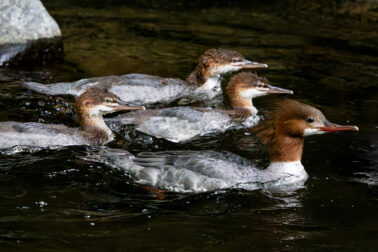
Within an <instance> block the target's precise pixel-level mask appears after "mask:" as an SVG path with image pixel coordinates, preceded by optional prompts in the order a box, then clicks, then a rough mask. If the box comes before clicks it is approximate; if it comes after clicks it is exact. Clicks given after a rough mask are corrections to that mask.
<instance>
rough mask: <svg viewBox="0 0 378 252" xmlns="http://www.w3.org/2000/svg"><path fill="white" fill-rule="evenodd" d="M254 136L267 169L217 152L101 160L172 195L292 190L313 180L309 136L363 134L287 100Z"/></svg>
mask: <svg viewBox="0 0 378 252" xmlns="http://www.w3.org/2000/svg"><path fill="white" fill-rule="evenodd" d="M254 131H255V132H256V133H257V137H258V138H260V139H261V141H262V142H263V143H264V144H265V145H266V146H267V148H268V150H269V154H270V164H269V166H268V167H267V168H266V169H258V168H257V167H256V166H255V165H254V164H253V163H252V162H251V161H249V160H247V159H245V158H242V157H239V156H237V155H235V154H232V153H230V152H222V153H220V152H215V151H166V152H157V153H148V152H147V153H139V154H138V155H137V157H133V156H131V155H130V154H129V153H127V152H125V151H122V150H109V149H103V150H101V151H100V152H99V153H98V155H97V156H96V155H95V159H96V160H99V161H101V162H106V163H107V164H110V165H112V166H114V167H117V168H123V169H125V170H126V171H127V172H131V173H133V174H134V175H135V178H136V179H137V182H139V183H142V184H145V185H149V186H154V187H158V188H162V189H166V190H170V191H177V192H203V191H208V190H218V189H225V188H243V189H247V190H255V189H263V188H274V189H276V190H277V189H278V190H285V189H288V190H292V189H297V188H300V187H302V186H303V185H304V183H305V181H306V180H307V178H308V175H307V173H306V171H305V169H304V167H303V165H302V163H301V159H302V151H303V144H304V138H305V137H306V136H310V135H315V134H323V133H326V132H336V131H358V127H356V126H343V125H337V124H333V123H331V122H329V121H328V120H327V119H326V118H325V116H324V115H323V113H322V112H321V111H320V110H318V109H316V108H314V107H312V106H310V105H306V104H303V103H300V102H297V101H293V100H284V101H281V102H279V103H278V104H277V106H276V107H275V109H274V110H273V111H271V113H270V115H269V116H268V118H267V119H265V120H264V121H262V123H261V124H260V125H258V126H257V127H256V128H255V130H254Z"/></svg>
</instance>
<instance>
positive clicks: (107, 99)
mask: <svg viewBox="0 0 378 252" xmlns="http://www.w3.org/2000/svg"><path fill="white" fill-rule="evenodd" d="M105 102H113V99H112V98H109V97H106V98H105Z"/></svg>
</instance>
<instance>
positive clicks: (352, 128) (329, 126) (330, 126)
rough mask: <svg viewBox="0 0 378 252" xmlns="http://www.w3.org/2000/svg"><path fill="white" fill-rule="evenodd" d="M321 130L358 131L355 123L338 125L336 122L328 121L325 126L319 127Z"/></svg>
mask: <svg viewBox="0 0 378 252" xmlns="http://www.w3.org/2000/svg"><path fill="white" fill-rule="evenodd" d="M319 129H320V130H321V131H325V132H335V131H348V130H350V131H358V127H357V126H353V125H337V124H334V123H330V122H326V123H325V125H324V126H323V127H320V128H319Z"/></svg>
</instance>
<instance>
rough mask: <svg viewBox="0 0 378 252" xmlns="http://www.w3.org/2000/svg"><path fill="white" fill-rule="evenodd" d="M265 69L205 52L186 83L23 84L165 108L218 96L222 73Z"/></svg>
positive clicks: (132, 78) (139, 77)
mask: <svg viewBox="0 0 378 252" xmlns="http://www.w3.org/2000/svg"><path fill="white" fill-rule="evenodd" d="M266 67H268V65H266V64H261V63H257V62H251V61H249V60H246V59H245V58H244V56H243V55H242V54H240V53H238V52H235V51H232V50H227V49H221V48H220V49H209V50H207V51H205V52H204V53H203V54H202V55H201V56H200V58H199V59H198V64H197V67H196V68H195V70H194V71H193V72H192V73H191V74H190V75H189V76H188V78H187V81H183V80H180V79H172V78H162V77H159V76H151V75H146V74H126V75H120V76H115V75H114V76H104V77H96V78H89V79H82V80H79V81H76V82H61V83H55V84H48V85H45V84H41V83H36V82H26V83H23V85H24V86H25V87H26V88H29V89H31V90H34V91H37V92H40V93H45V94H49V95H63V94H69V95H74V96H79V95H80V94H82V93H84V92H85V91H86V90H87V89H88V88H90V87H92V86H100V87H104V88H107V89H108V90H109V91H110V92H112V93H114V94H117V95H118V96H119V97H120V98H121V99H122V100H124V101H126V102H132V103H133V104H138V105H144V106H147V105H151V104H156V103H158V104H169V103H172V102H173V101H176V100H178V99H181V98H188V97H190V98H189V99H188V102H191V101H196V100H206V99H212V98H214V97H215V96H217V95H219V94H221V93H222V89H221V85H220V84H221V76H222V75H223V74H225V73H229V72H234V71H238V70H241V69H250V68H266Z"/></svg>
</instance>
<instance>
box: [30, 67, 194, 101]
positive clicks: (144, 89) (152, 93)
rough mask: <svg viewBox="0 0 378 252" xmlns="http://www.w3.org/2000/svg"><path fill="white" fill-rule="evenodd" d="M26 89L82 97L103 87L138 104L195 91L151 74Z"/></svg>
mask: <svg viewBox="0 0 378 252" xmlns="http://www.w3.org/2000/svg"><path fill="white" fill-rule="evenodd" d="M24 86H25V87H26V88H28V89H31V90H34V91H37V92H40V93H45V94H50V95H63V94H68V95H74V96H79V95H81V94H82V93H84V92H85V91H86V90H87V89H88V88H90V87H93V86H101V87H104V88H107V89H108V91H110V92H112V93H114V94H117V95H118V96H119V97H120V98H121V99H122V100H123V101H126V102H132V103H135V104H137V105H152V104H156V103H160V104H169V103H172V102H173V101H175V100H177V99H180V98H183V97H186V96H189V95H190V94H191V93H192V92H193V90H194V88H193V87H191V86H190V85H189V84H188V83H187V82H185V81H183V80H180V79H174V78H162V77H159V76H153V75H147V74H125V75H112V76H104V77H95V78H89V79H82V80H79V81H75V82H60V83H55V84H47V85H45V84H41V83H36V82H26V83H24Z"/></svg>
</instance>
